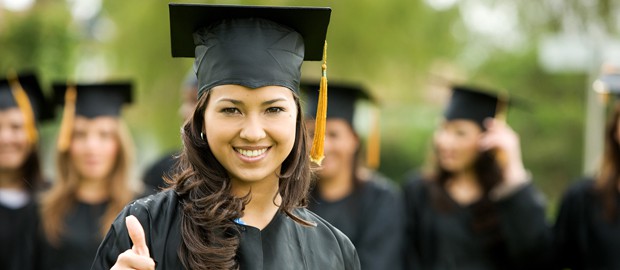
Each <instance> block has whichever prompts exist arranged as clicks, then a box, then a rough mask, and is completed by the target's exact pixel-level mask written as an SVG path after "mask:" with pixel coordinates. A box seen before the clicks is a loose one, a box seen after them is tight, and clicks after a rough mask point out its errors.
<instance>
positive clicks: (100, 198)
mask: <svg viewBox="0 0 620 270" xmlns="http://www.w3.org/2000/svg"><path fill="white" fill-rule="evenodd" d="M107 180H108V179H95V178H82V179H80V185H79V186H78V189H77V199H78V201H81V202H85V203H91V204H95V203H102V202H104V201H106V200H108V199H109V191H108V187H107V185H106V182H107Z"/></svg>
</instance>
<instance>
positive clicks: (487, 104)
mask: <svg viewBox="0 0 620 270" xmlns="http://www.w3.org/2000/svg"><path fill="white" fill-rule="evenodd" d="M507 104H508V100H507V98H506V97H504V96H502V95H500V94H499V93H498V92H496V91H490V90H486V89H482V88H479V87H474V86H463V85H457V86H453V87H452V97H451V98H450V101H449V103H448V105H447V107H446V110H445V112H444V116H445V118H446V119H447V120H456V119H465V120H471V121H474V122H476V123H477V124H478V125H479V126H480V127H481V128H482V129H484V120H485V119H486V118H494V117H496V116H498V115H502V117H503V115H504V113H505V110H506V106H507Z"/></svg>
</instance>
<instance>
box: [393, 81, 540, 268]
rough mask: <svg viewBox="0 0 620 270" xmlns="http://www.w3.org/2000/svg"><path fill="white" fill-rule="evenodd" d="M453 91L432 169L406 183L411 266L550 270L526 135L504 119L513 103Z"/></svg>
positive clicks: (489, 95) (464, 89) (459, 88)
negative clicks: (524, 156)
mask: <svg viewBox="0 0 620 270" xmlns="http://www.w3.org/2000/svg"><path fill="white" fill-rule="evenodd" d="M452 90H453V91H452V97H451V99H450V102H449V104H448V106H447V107H446V110H445V112H444V117H445V118H444V120H443V121H442V122H441V123H440V125H439V127H438V128H437V130H436V131H435V134H434V138H433V150H434V151H433V154H434V157H433V158H432V162H431V166H432V167H431V168H430V170H429V171H428V172H424V173H422V174H417V175H415V176H413V177H411V178H412V179H409V180H408V181H407V182H406V183H405V186H404V190H403V192H404V197H405V207H406V217H407V228H406V233H407V236H406V240H405V242H406V243H407V248H406V252H407V257H406V258H407V269H429V270H432V269H442V270H446V269H459V270H468V269H472V270H473V269H476V270H484V269H498V270H499V269H502V270H505V269H541V268H542V269H544V268H543V267H544V265H545V264H546V263H547V260H548V256H546V255H545V252H544V251H546V250H548V249H549V247H550V243H551V231H550V228H549V226H548V225H547V222H546V220H545V205H544V201H543V198H542V195H541V194H540V193H539V192H538V191H537V189H536V188H535V187H534V186H533V185H532V183H531V179H530V176H529V174H528V172H527V171H526V170H525V168H524V166H523V163H522V160H521V150H520V143H519V136H518V135H517V133H516V132H515V131H513V130H512V129H511V128H510V127H509V126H508V125H507V124H506V123H505V122H503V121H502V120H501V119H502V118H503V116H504V114H505V109H506V107H507V105H508V104H507V100H506V99H505V98H503V97H502V96H498V95H497V94H495V93H492V92H489V91H485V90H482V89H479V88H475V87H467V86H454V87H452Z"/></svg>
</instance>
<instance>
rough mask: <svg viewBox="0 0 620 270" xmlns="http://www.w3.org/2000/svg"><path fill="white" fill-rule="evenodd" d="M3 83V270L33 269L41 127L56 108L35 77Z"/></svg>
mask: <svg viewBox="0 0 620 270" xmlns="http://www.w3.org/2000/svg"><path fill="white" fill-rule="evenodd" d="M9 77H10V78H9V79H7V80H2V81H0V243H1V244H0V269H6V270H13V269H15V270H17V269H32V267H33V265H32V262H33V260H32V258H33V252H34V248H35V244H36V239H35V237H34V236H35V235H36V232H37V224H38V220H39V219H38V214H37V208H36V200H35V198H36V196H35V193H36V191H38V190H39V189H40V188H42V184H43V182H44V181H43V175H42V173H41V164H40V161H39V155H38V153H39V150H38V138H39V136H38V132H37V127H36V124H37V122H41V121H43V120H48V119H50V118H52V110H51V104H49V102H47V99H46V98H45V96H44V95H43V92H42V90H41V87H40V85H39V82H38V80H37V77H36V76H35V75H32V74H21V75H20V76H9Z"/></svg>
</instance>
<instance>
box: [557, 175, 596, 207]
mask: <svg viewBox="0 0 620 270" xmlns="http://www.w3.org/2000/svg"><path fill="white" fill-rule="evenodd" d="M594 184H595V182H594V179H593V178H592V177H584V178H581V179H579V180H578V181H576V182H574V183H572V184H571V185H570V186H569V187H568V188H567V189H566V192H564V196H563V198H562V201H563V203H570V202H577V201H582V200H584V199H586V198H587V197H589V196H592V195H593V194H594Z"/></svg>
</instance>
